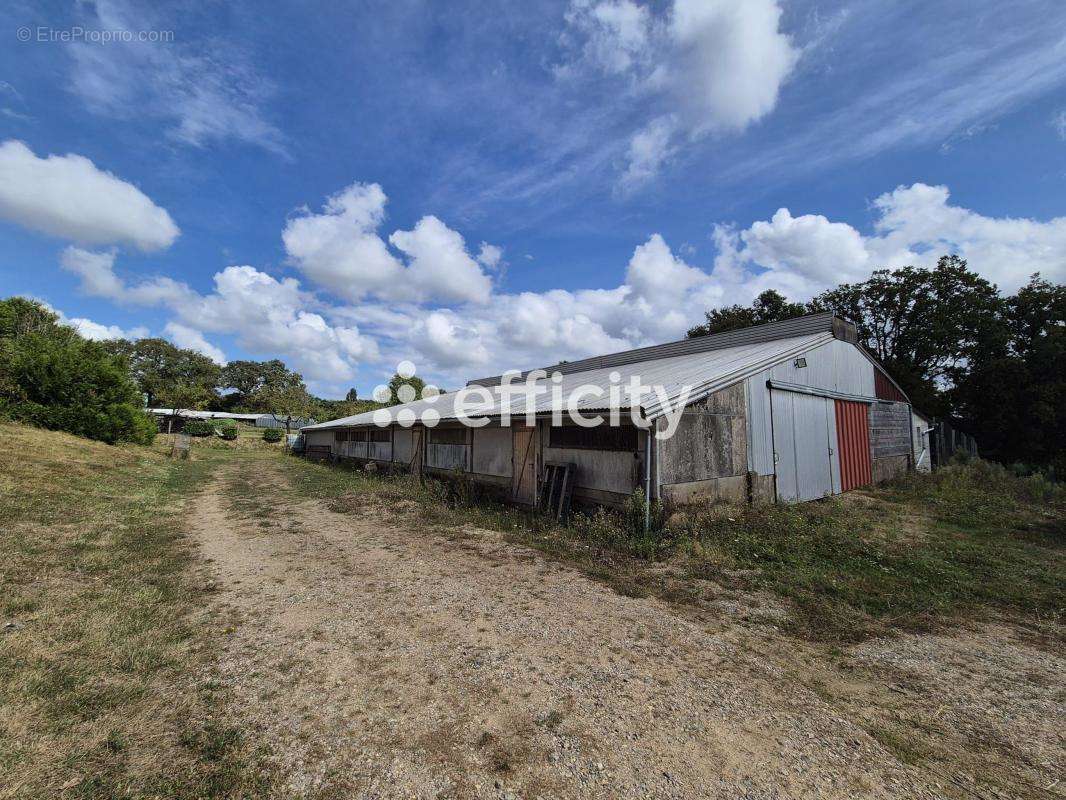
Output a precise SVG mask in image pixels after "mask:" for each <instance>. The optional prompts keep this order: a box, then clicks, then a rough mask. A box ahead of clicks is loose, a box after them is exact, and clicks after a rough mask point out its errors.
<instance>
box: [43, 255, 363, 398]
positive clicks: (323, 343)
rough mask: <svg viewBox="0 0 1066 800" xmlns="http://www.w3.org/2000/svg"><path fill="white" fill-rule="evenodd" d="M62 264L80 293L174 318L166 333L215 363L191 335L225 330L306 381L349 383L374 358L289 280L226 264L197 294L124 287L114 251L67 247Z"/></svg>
mask: <svg viewBox="0 0 1066 800" xmlns="http://www.w3.org/2000/svg"><path fill="white" fill-rule="evenodd" d="M61 263H62V265H63V268H64V269H67V270H69V271H71V272H74V273H75V274H77V275H79V276H80V277H81V279H82V290H83V291H85V292H87V293H89V294H93V295H96V296H100V297H106V298H109V299H111V300H114V301H116V302H119V303H125V304H131V305H143V306H163V307H165V308H167V309H169V310H170V311H171V312H172V313H174V314H175V315H176V316H177V318H178V319H177V321H174V322H171V323H170V325H168V328H167V332H168V334H170V335H171V337H172V338H174V339H175V341H176V342H177V338H178V337H183V342H184V343H183V344H182V346H186V347H191V348H192V349H195V350H199V351H200V352H203V353H205V354H206V355H208V356H210V357H211V358H214V359H215V360H217V361H222V360H224V356H223V354H222V352H221V351H220V350H218V349H217V348H214V347H213V346H212V345H210V344H209V343H207V342H206V341H203V342H201V341H199V340H197V339H196V338H195V337H196V336H200V337H201V339H202V332H205V331H206V332H211V333H226V334H232V335H234V336H235V337H236V340H237V343H238V344H239V345H240V346H241V347H243V348H245V349H247V350H248V351H249V352H251V353H254V354H257V355H263V356H269V357H275V356H281V357H284V358H285V359H286V360H287V361H288V362H289V365H290V366H291V367H292V368H293V369H296V370H299V371H300V372H303V373H304V374H305V375H306V376H307V377H308V378H311V379H318V380H327V379H331V380H349V379H351V378H352V377H353V376H354V374H355V370H356V364H357V363H359V362H360V361H365V360H375V359H376V358H378V355H379V353H378V348H377V343H376V342H375V341H374V340H373V339H372V338H370V337H367V336H365V335H363V334H362V333H360V331H359V328H358V327H357V326H355V325H330V324H329V323H327V322H326V320H325V319H324V318H323V317H322V316H321V315H320V314H318V313H315V312H314V311H312V310H311V308H312V307H313V306H314V305H315V304H316V302H317V301H316V300H315V299H314V298H313V297H312V296H311V295H309V294H307V293H305V292H303V291H302V290H301V289H300V284H299V281H297V280H295V279H293V278H285V279H283V280H278V279H276V278H274V277H272V276H270V275H267V274H266V273H264V272H260V271H259V270H257V269H255V268H254V267H249V266H233V267H227V268H226V269H224V270H222V271H221V272H219V273H216V274H215V276H214V291H213V292H211V293H210V294H206V295H202V294H200V293H198V292H196V291H195V290H193V289H191V288H190V287H189V286H187V285H186V284H184V283H180V282H178V281H174V280H172V279H170V278H166V277H154V278H149V279H147V280H144V281H142V282H140V283H138V284H134V285H129V284H127V283H126V282H125V281H124V280H123V279H122V278H120V277H119V276H118V275H116V274H115V271H114V264H115V255H114V253H106V252H105V253H94V252H91V251H86V250H80V249H79V248H75V247H69V248H67V250H66V251H64V253H63V256H62V259H61Z"/></svg>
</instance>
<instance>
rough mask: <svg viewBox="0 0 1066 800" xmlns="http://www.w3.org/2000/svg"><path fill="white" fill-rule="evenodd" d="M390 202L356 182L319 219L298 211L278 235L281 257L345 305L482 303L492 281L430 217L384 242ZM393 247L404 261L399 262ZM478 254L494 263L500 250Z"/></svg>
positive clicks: (377, 189)
mask: <svg viewBox="0 0 1066 800" xmlns="http://www.w3.org/2000/svg"><path fill="white" fill-rule="evenodd" d="M387 200H388V198H387V197H386V196H385V192H384V191H383V190H382V188H381V186H379V185H378V184H376V183H371V184H364V183H358V182H357V183H353V184H352V185H351V186H348V187H347V188H345V189H343V190H341V191H340V192H338V193H337V194H335V195H332V196H330V197H329V198H327V200H326V203H325V205H324V206H323V208H322V212H321V213H318V214H316V213H313V212H311V211H309V210H303V211H302V212H301V213H299V214H297V215H296V216H294V217H293V218H291V219H290V220H289V221H288V223H287V224H286V226H285V230H284V231H283V232H282V242H283V243H284V245H285V251H286V252H287V253H288V254H289V257H290V259H292V261H293V263H294V264H295V265H296V266H297V267H298V268H299V269H300V271H301V272H303V273H304V274H305V275H306V276H307V277H308V278H310V279H311V280H312V281H314V282H315V283H317V284H319V285H320V286H323V287H325V288H327V289H330V290H331V291H333V292H335V293H336V294H338V295H339V296H341V297H344V298H345V299H348V300H360V299H362V298H364V297H365V296H367V295H371V294H373V295H377V296H378V297H382V298H386V299H391V300H416V301H429V300H443V301H456V302H473V303H484V302H486V301H487V300H488V298H489V294H490V292H491V290H492V282H491V280H490V279H489V277H488V276H487V275H486V274H485V273H484V272H483V271H482V269H481V267H480V266H479V264H478V261H475V259H474V258H473V257H471V255H470V253H469V252H467V249H466V243H465V242H464V240H463V237H462V235H460V234H459V233H458V232H457V231H454V230H452V229H451V228H449V227H448V226H447V225H445V224H444V223H443V222H441V221H440V220H439V219H438V218H437V217H435V216H425V217H423V218H422V219H420V220H419V221H418V223H417V224H416V225H415V227H414V228H413V229H412V230H409V231H403V230H398V231H395V232H394V233H392V235H391V236H389V238H388V244H386V242H385V240H384V239H382V238H381V236H380V235H379V233H378V229H379V228H380V227H381V225H382V224H383V222H384V220H385V203H386V202H387ZM389 244H391V245H392V246H393V247H394V248H396V250H397V251H398V252H399V253H401V254H402V255H403V256H405V257H406V263H405V262H404V261H401V260H400V258H398V257H397V256H396V255H394V254H393V252H392V251H391V250H389ZM488 247H489V248H491V249H490V250H489V251H485V250H484V247H483V249H482V255H483V256H484V255H486V254H487V256H488V257H489V258H491V257H492V256H493V255H496V260H497V262H498V260H499V255H500V253H495V251H496V250H498V248H493V247H492V245H488Z"/></svg>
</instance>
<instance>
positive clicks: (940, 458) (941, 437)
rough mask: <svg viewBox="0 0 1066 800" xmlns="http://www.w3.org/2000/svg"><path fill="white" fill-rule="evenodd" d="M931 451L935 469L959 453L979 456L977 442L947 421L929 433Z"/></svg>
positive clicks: (939, 423)
mask: <svg viewBox="0 0 1066 800" xmlns="http://www.w3.org/2000/svg"><path fill="white" fill-rule="evenodd" d="M929 449H930V457H931V459H932V465H933V468H934V469H936V468H937V467H942V466H944V465H945V464H947V463H948V462H950V461H951V459H952V458H953V457H954V456H955V455H957V454H958V453H966V455H968V456H971V457H976V456H977V440H976V439H974V438H973V437H972V436H970V434H968V433H964V432H963V431H960V430H959V429H958V428H956V427H954V426H953V425H952V424H951V423H950V422H948V421H947V420H940V421H938V422H937V423H935V424H934V425H933V429H932V430H931V431H930V432H929Z"/></svg>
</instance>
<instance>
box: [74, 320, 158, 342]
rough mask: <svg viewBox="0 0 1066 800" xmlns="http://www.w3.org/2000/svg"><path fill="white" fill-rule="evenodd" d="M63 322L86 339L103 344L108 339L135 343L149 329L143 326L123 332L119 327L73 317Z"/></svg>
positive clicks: (146, 333) (145, 334)
mask: <svg viewBox="0 0 1066 800" xmlns="http://www.w3.org/2000/svg"><path fill="white" fill-rule="evenodd" d="M62 321H64V322H65V323H66V324H67V325H70V327H72V328H74V330H76V331H77V332H78V333H80V334H81V335H82V336H84V337H85V338H86V339H92V340H93V341H96V342H102V341H105V340H107V339H129V340H130V341H135V340H137V339H143V338H144V337H146V336H147V335H148V329H147V328H145V327H143V326H137V327H135V328H130V329H129V330H123V329H122V328H120V327H119V326H118V325H103V324H101V323H99V322H93V321H92V320H91V319H86V318H85V317H73V318H71V319H63V320H62Z"/></svg>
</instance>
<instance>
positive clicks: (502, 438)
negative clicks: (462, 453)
mask: <svg viewBox="0 0 1066 800" xmlns="http://www.w3.org/2000/svg"><path fill="white" fill-rule="evenodd" d="M472 435H473V446H472V447H473V457H472V459H471V461H472V464H471V468H470V469H471V471H472V472H476V473H478V474H479V475H495V476H499V477H507V478H509V477H511V471H512V463H511V451H512V441H511V429H510V428H509V427H508V428H501V427H495V426H492V425H486V426H485V427H484V428H474V429H473V431H472Z"/></svg>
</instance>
